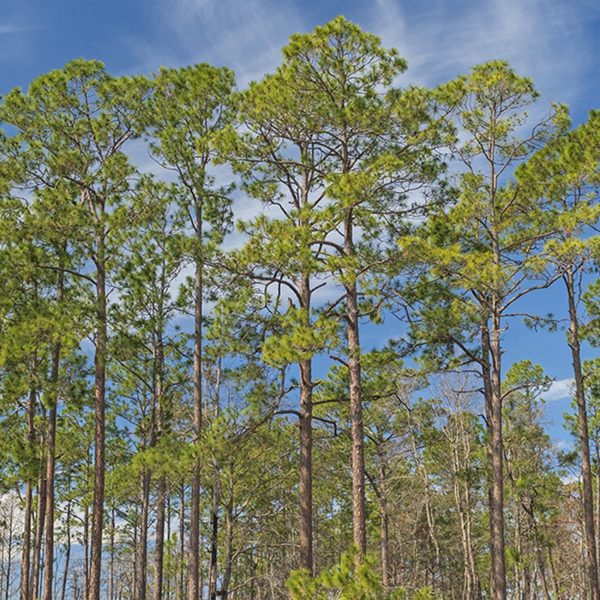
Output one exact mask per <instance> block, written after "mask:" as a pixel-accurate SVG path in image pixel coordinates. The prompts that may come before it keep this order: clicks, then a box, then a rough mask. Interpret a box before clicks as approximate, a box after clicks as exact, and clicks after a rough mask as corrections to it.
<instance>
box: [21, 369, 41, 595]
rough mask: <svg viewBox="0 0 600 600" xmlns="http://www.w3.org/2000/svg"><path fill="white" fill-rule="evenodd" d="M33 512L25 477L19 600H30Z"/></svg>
mask: <svg viewBox="0 0 600 600" xmlns="http://www.w3.org/2000/svg"><path fill="white" fill-rule="evenodd" d="M35 362H36V361H34V366H33V373H32V384H31V388H30V390H29V401H28V404H27V443H28V445H29V448H30V450H31V452H32V453H33V448H34V446H35V403H36V398H37V390H36V386H35V384H34V383H33V380H34V378H35V369H36V366H35ZM32 512H33V485H32V482H31V475H30V474H28V476H27V483H26V484H25V514H24V517H23V548H22V555H21V600H30V593H29V589H30V588H29V576H30V573H31V522H32Z"/></svg>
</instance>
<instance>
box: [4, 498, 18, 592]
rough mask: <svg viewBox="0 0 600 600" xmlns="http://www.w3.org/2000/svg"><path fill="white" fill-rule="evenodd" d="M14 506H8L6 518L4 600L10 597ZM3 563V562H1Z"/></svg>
mask: <svg viewBox="0 0 600 600" xmlns="http://www.w3.org/2000/svg"><path fill="white" fill-rule="evenodd" d="M14 515H15V508H14V505H12V504H11V505H10V516H9V518H8V552H7V554H8V557H7V558H8V564H7V566H6V589H5V590H4V600H9V598H10V595H11V584H10V573H11V569H12V560H13V527H14ZM3 562H4V561H3Z"/></svg>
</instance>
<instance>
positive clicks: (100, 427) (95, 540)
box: [89, 205, 108, 600]
mask: <svg viewBox="0 0 600 600" xmlns="http://www.w3.org/2000/svg"><path fill="white" fill-rule="evenodd" d="M100 209H101V211H102V213H103V211H104V206H103V205H102V206H101V207H100ZM99 228H100V229H99V232H98V235H97V238H96V315H95V318H96V351H95V354H94V371H95V381H94V396H95V415H94V420H95V427H94V448H95V453H94V498H93V504H92V536H91V556H90V581H89V600H100V588H101V576H102V532H103V528H104V474H105V471H106V462H105V441H106V433H105V427H106V352H107V336H108V332H107V312H106V257H105V236H106V232H105V230H104V224H103V221H102V222H101V223H100V225H99Z"/></svg>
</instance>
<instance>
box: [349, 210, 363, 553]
mask: <svg viewBox="0 0 600 600" xmlns="http://www.w3.org/2000/svg"><path fill="white" fill-rule="evenodd" d="M344 251H345V254H346V256H348V257H350V256H353V255H354V241H353V216H352V209H348V213H347V215H346V218H345V223H344ZM344 287H345V291H346V337H347V343H348V376H349V384H350V420H351V437H352V530H353V541H354V545H355V546H356V548H357V549H358V551H359V552H360V553H361V554H365V553H366V551H367V525H366V508H365V448H364V423H363V407H362V383H361V363H360V339H359V310H358V290H357V286H356V282H355V281H352V282H351V283H347V284H346V285H345V286H344Z"/></svg>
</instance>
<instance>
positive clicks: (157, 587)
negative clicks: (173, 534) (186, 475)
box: [154, 475, 167, 600]
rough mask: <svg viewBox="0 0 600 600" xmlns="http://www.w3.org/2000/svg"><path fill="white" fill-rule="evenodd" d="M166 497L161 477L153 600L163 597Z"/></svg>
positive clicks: (164, 482)
mask: <svg viewBox="0 0 600 600" xmlns="http://www.w3.org/2000/svg"><path fill="white" fill-rule="evenodd" d="M166 495H167V478H166V477H165V476H164V475H162V476H161V477H160V479H159V480H158V493H157V497H156V543H155V548H154V552H155V559H154V600H162V597H163V572H164V555H165V502H166Z"/></svg>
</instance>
